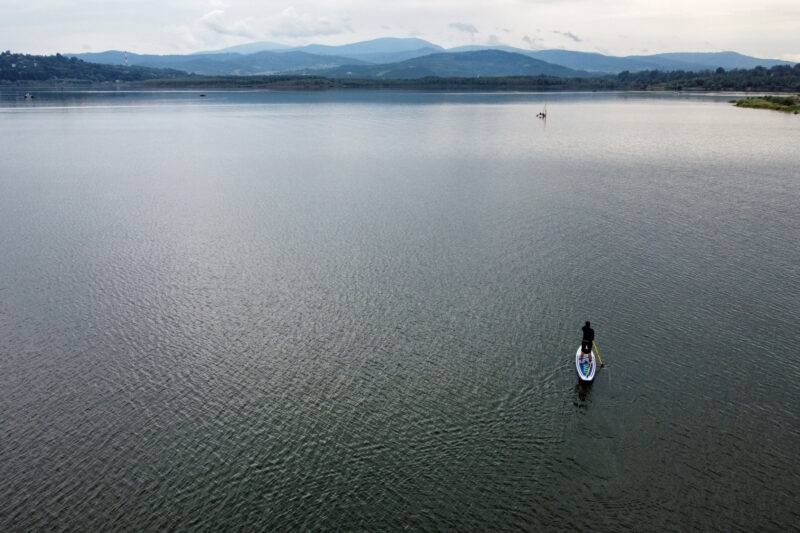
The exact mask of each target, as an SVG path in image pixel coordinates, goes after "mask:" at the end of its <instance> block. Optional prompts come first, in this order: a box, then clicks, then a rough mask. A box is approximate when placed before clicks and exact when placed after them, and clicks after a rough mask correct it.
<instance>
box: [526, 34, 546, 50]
mask: <svg viewBox="0 0 800 533" xmlns="http://www.w3.org/2000/svg"><path fill="white" fill-rule="evenodd" d="M522 40H523V41H524V42H526V43H528V46H530V47H531V48H541V47H542V45H543V44H544V39H539V38H537V37H531V36H529V35H526V36H524V37H523V38H522Z"/></svg>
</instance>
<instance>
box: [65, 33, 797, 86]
mask: <svg viewBox="0 0 800 533" xmlns="http://www.w3.org/2000/svg"><path fill="white" fill-rule="evenodd" d="M66 55H67V56H69V57H77V58H79V59H82V60H84V61H89V62H93V63H102V64H109V65H125V64H128V65H136V66H144V67H155V68H170V69H178V70H184V71H186V72H190V73H194V74H202V75H254V74H298V73H300V74H319V75H323V76H328V77H339V78H343V77H352V78H385V79H408V78H421V77H426V76H439V77H480V76H484V77H489V76H514V75H518V76H535V75H542V74H544V75H551V76H560V77H585V76H596V75H604V74H618V73H620V72H623V71H630V72H639V71H643V70H662V71H677V70H683V71H687V72H695V71H702V70H714V69H717V68H723V69H726V70H729V69H734V68H738V69H748V68H754V67H756V66H763V67H767V68H768V67H772V66H775V65H792V63H789V62H786V61H780V60H776V59H761V58H755V57H751V56H745V55H742V54H739V53H736V52H716V53H666V54H653V55H639V56H626V57H617V56H609V55H603V54H598V53H588V52H574V51H569V50H535V51H532V50H524V49H521V48H513V47H509V46H497V47H488V46H464V47H458V48H450V49H444V48H442V47H441V46H438V45H436V44H433V43H430V42H428V41H425V40H422V39H416V38H408V39H400V38H391V37H387V38H382V39H374V40H371V41H362V42H357V43H351V44H346V45H340V46H327V45H319V44H311V45H306V46H302V47H288V46H285V45H281V44H278V43H271V42H257V43H249V44H244V45H238V46H233V47H229V48H225V49H221V50H213V51H207V52H200V53H194V54H186V55H142V54H133V53H126V52H120V51H107V52H100V53H82V54H66Z"/></svg>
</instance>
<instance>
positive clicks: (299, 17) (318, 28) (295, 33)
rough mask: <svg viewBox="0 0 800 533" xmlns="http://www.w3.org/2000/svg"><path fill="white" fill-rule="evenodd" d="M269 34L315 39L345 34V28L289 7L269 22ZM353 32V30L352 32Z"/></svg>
mask: <svg viewBox="0 0 800 533" xmlns="http://www.w3.org/2000/svg"><path fill="white" fill-rule="evenodd" d="M267 26H268V28H269V33H270V34H272V35H274V36H276V37H289V38H292V39H294V38H298V37H315V36H320V35H336V34H339V33H344V31H345V27H341V26H338V25H337V24H335V23H334V22H333V21H331V20H329V19H326V18H324V17H315V16H313V15H309V14H308V13H300V12H298V11H297V10H296V9H295V8H294V7H287V8H286V9H284V10H283V11H281V12H280V13H279V14H278V15H277V16H275V17H271V18H270V19H269V20H268V21H267ZM351 31H352V30H351Z"/></svg>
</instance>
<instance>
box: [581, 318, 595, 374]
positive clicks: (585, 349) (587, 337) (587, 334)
mask: <svg viewBox="0 0 800 533" xmlns="http://www.w3.org/2000/svg"><path fill="white" fill-rule="evenodd" d="M581 329H582V330H583V340H582V341H581V364H583V355H584V354H587V353H588V354H589V364H592V343H593V342H594V330H593V329H592V326H591V324H589V321H588V320H587V321H586V324H585V325H584V326H583V327H582V328H581Z"/></svg>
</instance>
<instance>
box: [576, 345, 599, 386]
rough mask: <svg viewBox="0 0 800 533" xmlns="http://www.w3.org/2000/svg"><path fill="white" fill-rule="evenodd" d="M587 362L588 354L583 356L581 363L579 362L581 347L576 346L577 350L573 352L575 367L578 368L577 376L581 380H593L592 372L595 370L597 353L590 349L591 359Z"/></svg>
mask: <svg viewBox="0 0 800 533" xmlns="http://www.w3.org/2000/svg"><path fill="white" fill-rule="evenodd" d="M591 361H592V362H591V363H590V362H589V354H588V353H587V354H586V355H584V356H583V364H581V347H580V346H578V351H577V352H575V368H576V369H577V370H578V378H580V380H581V381H592V380H594V373H595V371H596V370H597V354H596V353H594V350H592V359H591Z"/></svg>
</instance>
